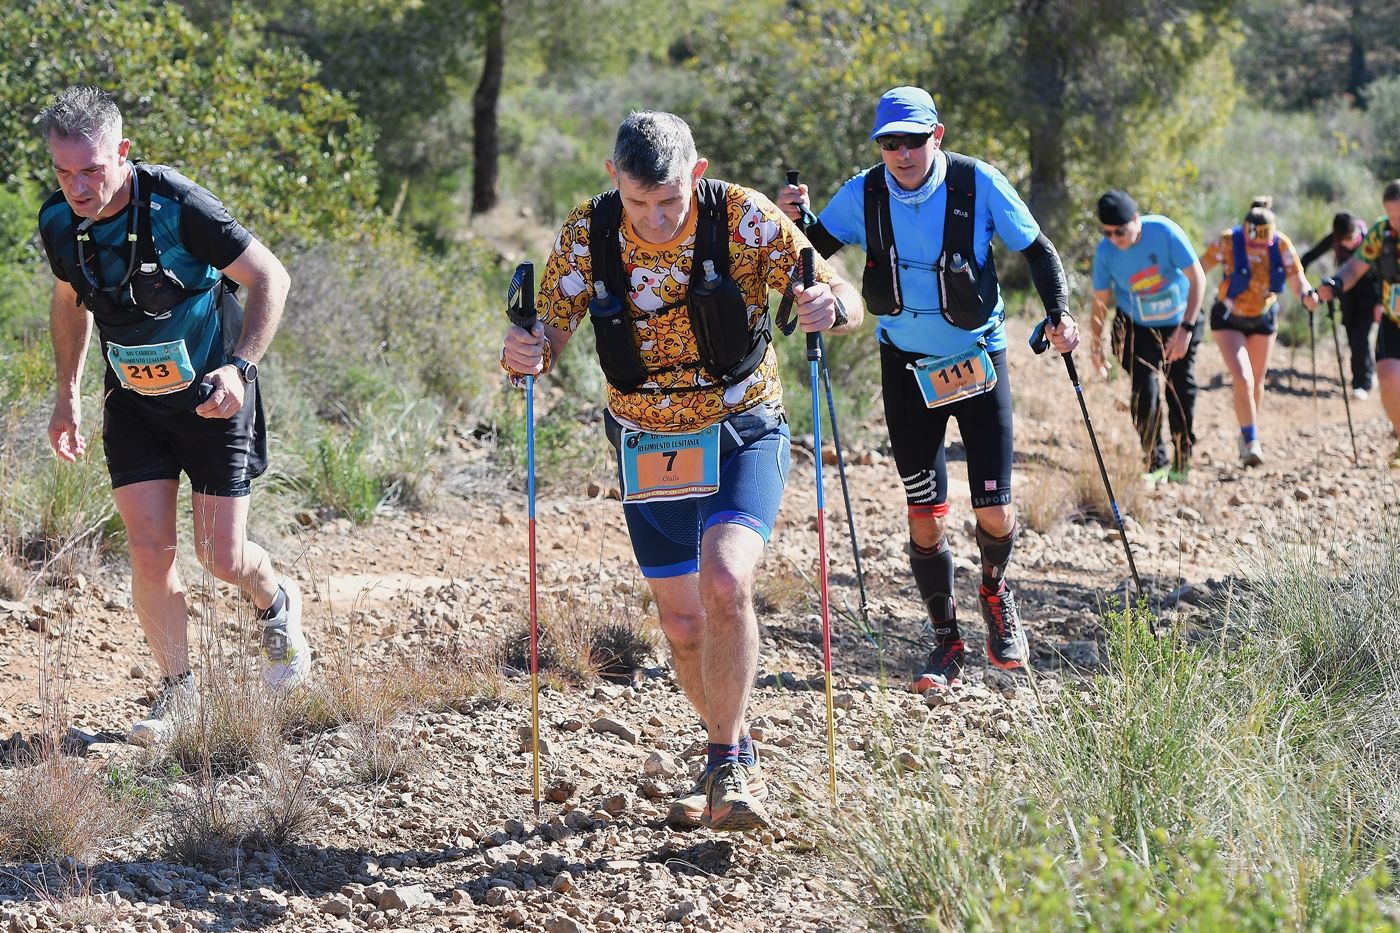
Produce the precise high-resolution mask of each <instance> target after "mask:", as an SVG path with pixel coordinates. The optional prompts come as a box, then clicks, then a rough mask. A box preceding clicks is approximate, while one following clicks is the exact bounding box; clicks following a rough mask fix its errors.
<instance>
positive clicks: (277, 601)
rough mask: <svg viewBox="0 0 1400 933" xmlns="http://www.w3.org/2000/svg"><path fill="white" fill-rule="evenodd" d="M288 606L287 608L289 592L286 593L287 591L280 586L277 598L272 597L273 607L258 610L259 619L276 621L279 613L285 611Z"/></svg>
mask: <svg viewBox="0 0 1400 933" xmlns="http://www.w3.org/2000/svg"><path fill="white" fill-rule="evenodd" d="M286 606H287V591H286V590H285V589H283V588H282V587H281V585H279V586H278V587H277V594H276V595H275V596H273V597H272V605H270V606H268V607H267V608H266V609H260V610H258V618H259V619H275V618H277V614H278V613H279V612H281V611H282V610H283V609H285V608H286Z"/></svg>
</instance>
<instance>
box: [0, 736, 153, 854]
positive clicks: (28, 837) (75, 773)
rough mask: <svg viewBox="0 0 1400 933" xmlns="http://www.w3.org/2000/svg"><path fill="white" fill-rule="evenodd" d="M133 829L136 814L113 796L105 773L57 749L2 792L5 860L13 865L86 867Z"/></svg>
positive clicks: (0, 833)
mask: <svg viewBox="0 0 1400 933" xmlns="http://www.w3.org/2000/svg"><path fill="white" fill-rule="evenodd" d="M131 824H132V812H131V811H130V810H129V809H128V808H127V807H125V806H123V805H122V804H121V803H119V802H118V801H117V800H115V799H113V797H112V796H111V795H110V794H108V792H107V786H106V781H105V779H104V777H103V775H102V774H100V773H98V772H96V771H94V770H92V769H91V768H89V767H88V766H87V764H86V763H85V762H83V761H82V760H81V759H79V758H74V757H70V756H67V755H64V754H62V753H61V752H59V751H58V750H57V749H50V750H46V751H45V752H43V753H42V754H41V756H40V758H39V760H38V761H37V762H35V763H34V764H32V765H29V766H28V767H24V768H21V769H19V770H17V771H15V772H13V773H12V774H11V775H9V778H8V780H7V781H5V783H4V785H3V787H0V856H3V858H4V859H5V860H7V861H35V862H47V861H53V860H55V859H59V858H63V857H68V858H71V859H74V860H76V861H79V862H84V861H87V860H88V859H90V858H91V857H92V856H94V855H96V854H97V853H98V852H99V851H100V850H101V848H102V846H103V844H104V843H105V842H107V840H109V839H112V838H113V837H115V836H118V835H120V834H122V833H124V832H126V831H127V830H128V829H130V827H131Z"/></svg>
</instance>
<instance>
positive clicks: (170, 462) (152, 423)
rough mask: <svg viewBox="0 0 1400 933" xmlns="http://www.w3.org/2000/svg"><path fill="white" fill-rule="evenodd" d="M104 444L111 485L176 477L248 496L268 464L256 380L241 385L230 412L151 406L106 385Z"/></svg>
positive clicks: (201, 488) (216, 492)
mask: <svg viewBox="0 0 1400 933" xmlns="http://www.w3.org/2000/svg"><path fill="white" fill-rule="evenodd" d="M102 448H103V451H104V452H105V453H106V455H107V472H108V473H109V474H111V477H112V488H113V489H116V488H118V487H121V486H130V485H131V484H132V483H144V482H148V481H150V480H158V479H179V478H180V474H181V473H182V472H183V473H185V474H187V475H188V476H189V478H190V488H191V489H193V490H194V491H195V492H197V493H202V494H204V495H209V496H227V497H238V496H246V495H248V493H249V491H250V490H251V488H252V481H253V480H254V479H255V478H256V477H259V476H262V475H263V473H264V472H266V470H267V427H266V423H265V421H264V418H263V407H262V396H261V393H259V392H258V383H256V382H254V383H252V384H251V385H248V386H245V387H244V393H243V407H242V408H241V409H239V411H238V414H236V415H234V416H233V417H232V418H201V417H200V416H199V415H196V414H195V413H194V412H193V411H184V412H169V411H151V409H150V407H149V406H147V405H145V404H144V403H143V401H142V399H141V397H140V396H139V395H137V394H136V393H134V392H132V391H130V390H129V389H121V388H115V389H109V390H108V392H107V399H106V404H104V405H103V410H102Z"/></svg>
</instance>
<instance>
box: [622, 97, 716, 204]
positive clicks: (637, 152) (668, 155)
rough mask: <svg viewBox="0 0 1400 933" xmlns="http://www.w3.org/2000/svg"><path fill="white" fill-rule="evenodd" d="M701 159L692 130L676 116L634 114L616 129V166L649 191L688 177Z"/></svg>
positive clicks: (643, 111)
mask: <svg viewBox="0 0 1400 933" xmlns="http://www.w3.org/2000/svg"><path fill="white" fill-rule="evenodd" d="M699 159H700V157H699V156H698V155H696V152H695V138H694V137H693V136H691V135H690V127H689V126H687V125H686V123H685V121H684V120H682V119H681V118H680V117H678V116H676V115H675V114H674V113H666V112H664V111H660V110H638V111H634V112H633V113H630V114H628V116H627V119H626V120H623V121H622V125H621V126H619V127H618V128H617V142H616V143H614V144H613V164H614V165H615V166H616V167H617V170H618V171H619V172H622V173H623V174H624V175H626V176H627V177H629V178H632V179H635V180H636V181H637V182H639V183H641V184H643V185H645V186H647V187H648V188H659V187H660V186H662V185H664V184H667V183H669V182H673V181H676V180H677V179H679V178H683V177H685V176H686V175H688V174H689V173H690V170H691V169H693V168H695V163H696V162H698V161H699Z"/></svg>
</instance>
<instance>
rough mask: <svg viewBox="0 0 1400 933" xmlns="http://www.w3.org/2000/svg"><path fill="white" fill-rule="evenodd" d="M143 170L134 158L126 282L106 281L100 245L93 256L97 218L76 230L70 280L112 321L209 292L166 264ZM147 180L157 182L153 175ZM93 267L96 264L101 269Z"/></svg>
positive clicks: (160, 311) (229, 288)
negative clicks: (89, 249) (187, 283)
mask: <svg viewBox="0 0 1400 933" xmlns="http://www.w3.org/2000/svg"><path fill="white" fill-rule="evenodd" d="M141 174H142V173H141V168H140V163H136V162H133V163H132V165H131V204H130V205H129V206H128V208H127V209H128V210H129V211H131V212H132V213H131V218H130V220H129V221H128V223H127V236H126V242H127V244H128V253H127V260H126V266H127V267H126V275H125V276H124V277H123V278H122V280H121V281H120V282H118V283H116V284H115V285H107V284H106V283H105V282H103V281H102V264H101V260H100V259H99V258H98V257H97V255H96V251H95V249H94V252H93V255H92V257H91V259H92V262H91V263H90V262H89V261H88V257H87V255H86V253H87V250H86V249H85V248H84V244H85V243H95V241H94V240H92V238H91V234H89V233H88V232H87V230H88V227H89V226H91V221H87V220H85V221H83V222H81V223H79V224H78V226H77V228H76V229H75V231H74V239H75V243H74V254H73V265H74V267H75V268H74V269H73V273H75V274H70V276H69V282H70V284H72V286H73V290H74V292H76V293H77V296H78V303H79V304H80V305H82V306H84V307H86V308H87V309H88V310H89V311H91V312H93V313H94V314H96V315H98V316H100V317H102V318H104V319H105V320H107V321H109V322H112V321H118V322H119V321H120V319H122V318H129V319H131V320H140V319H141V318H143V317H147V318H158V317H162V316H164V315H166V314H168V313H169V312H170V310H171V309H173V308H174V307H175V306H177V305H179V304H180V303H181V302H183V301H186V300H188V299H189V298H192V297H194V296H195V295H202V294H204V292H206V291H208V289H190V288H186V287H185V285H184V283H183V282H181V281H180V280H179V278H177V277H176V276H175V274H174V273H173V272H171V271H170V270H168V269H166V268H165V267H164V266H163V265H161V261H160V251H159V250H157V249H156V243H155V237H154V235H153V234H152V233H151V201H150V197H149V195H147V197H145V198H142V197H141V194H142V192H141V184H142V181H141ZM147 183H148V184H152V187H154V185H153V183H151V182H150V181H149V178H148V181H147ZM92 266H95V267H96V274H94V272H93V268H92ZM221 284H222V285H223V288H224V290H225V292H226V293H228V294H232V293H233V292H235V291H237V289H238V285H237V283H234V282H230V281H229V280H227V279H226V278H224V279H221Z"/></svg>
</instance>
